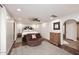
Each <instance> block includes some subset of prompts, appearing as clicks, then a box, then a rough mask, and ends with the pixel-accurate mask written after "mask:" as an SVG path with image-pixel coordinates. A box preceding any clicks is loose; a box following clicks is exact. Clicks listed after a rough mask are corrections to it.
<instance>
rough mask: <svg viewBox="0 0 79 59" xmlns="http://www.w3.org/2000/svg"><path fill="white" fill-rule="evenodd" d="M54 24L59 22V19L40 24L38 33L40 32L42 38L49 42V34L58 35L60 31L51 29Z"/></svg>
mask: <svg viewBox="0 0 79 59" xmlns="http://www.w3.org/2000/svg"><path fill="white" fill-rule="evenodd" d="M55 22H60V19H55V20H53V21H51V22H44V23H42V24H41V29H40V31H41V35H42V36H43V37H44V38H46V39H48V40H50V32H55V33H60V30H54V29H53V23H55Z"/></svg>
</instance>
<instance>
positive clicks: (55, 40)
mask: <svg viewBox="0 0 79 59" xmlns="http://www.w3.org/2000/svg"><path fill="white" fill-rule="evenodd" d="M50 42H51V43H52V44H54V45H56V46H60V33H54V32H50Z"/></svg>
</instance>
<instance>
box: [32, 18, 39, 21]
mask: <svg viewBox="0 0 79 59" xmlns="http://www.w3.org/2000/svg"><path fill="white" fill-rule="evenodd" d="M32 21H37V22H40V20H39V19H38V18H33V19H32Z"/></svg>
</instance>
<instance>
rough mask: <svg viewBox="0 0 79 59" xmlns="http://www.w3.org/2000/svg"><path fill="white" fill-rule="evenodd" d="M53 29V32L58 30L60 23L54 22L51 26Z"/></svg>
mask: <svg viewBox="0 0 79 59" xmlns="http://www.w3.org/2000/svg"><path fill="white" fill-rule="evenodd" d="M53 29H54V30H60V22H55V23H54V24H53Z"/></svg>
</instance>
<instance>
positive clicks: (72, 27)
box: [64, 19, 77, 41]
mask: <svg viewBox="0 0 79 59" xmlns="http://www.w3.org/2000/svg"><path fill="white" fill-rule="evenodd" d="M64 39H65V40H70V41H77V22H76V21H75V20H73V19H70V20H67V21H66V22H65V23H64Z"/></svg>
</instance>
